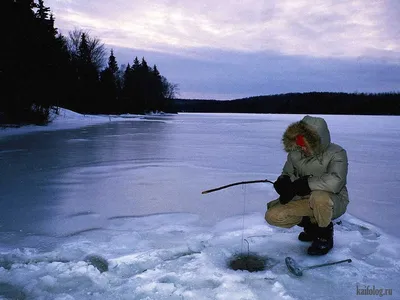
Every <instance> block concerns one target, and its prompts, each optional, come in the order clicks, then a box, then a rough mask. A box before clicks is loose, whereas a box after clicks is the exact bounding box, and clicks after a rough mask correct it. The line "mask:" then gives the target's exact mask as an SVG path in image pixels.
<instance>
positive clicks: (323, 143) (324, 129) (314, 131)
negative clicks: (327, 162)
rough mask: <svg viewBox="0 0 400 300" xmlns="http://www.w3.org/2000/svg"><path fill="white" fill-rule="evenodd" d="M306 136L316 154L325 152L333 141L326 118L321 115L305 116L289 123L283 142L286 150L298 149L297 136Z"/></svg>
mask: <svg viewBox="0 0 400 300" xmlns="http://www.w3.org/2000/svg"><path fill="white" fill-rule="evenodd" d="M298 135H302V136H304V139H305V142H306V144H307V145H308V146H309V148H310V149H311V150H312V152H313V153H314V154H318V153H321V152H323V151H324V150H325V149H326V148H327V147H328V146H329V144H330V143H331V134H330V133H329V129H328V125H327V124H326V122H325V120H324V119H323V118H320V117H311V116H305V117H304V118H303V119H302V120H301V121H299V122H295V123H292V124H290V125H289V127H288V128H287V129H286V131H285V132H284V134H283V137H282V142H283V147H284V149H285V151H286V152H291V151H298V150H300V148H299V146H297V145H296V136H298Z"/></svg>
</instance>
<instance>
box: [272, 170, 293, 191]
mask: <svg viewBox="0 0 400 300" xmlns="http://www.w3.org/2000/svg"><path fill="white" fill-rule="evenodd" d="M291 185H292V181H291V180H290V177H289V175H281V176H279V177H278V179H277V180H276V181H275V182H274V189H275V191H276V192H277V193H278V194H279V195H282V193H284V192H285V191H287V190H288V188H290V186H291Z"/></svg>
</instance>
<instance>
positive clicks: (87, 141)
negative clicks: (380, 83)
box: [0, 109, 400, 300]
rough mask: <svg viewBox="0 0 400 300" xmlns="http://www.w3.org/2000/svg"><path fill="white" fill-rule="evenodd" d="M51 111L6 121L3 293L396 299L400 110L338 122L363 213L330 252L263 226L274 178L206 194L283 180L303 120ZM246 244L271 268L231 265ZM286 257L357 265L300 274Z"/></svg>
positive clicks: (335, 132) (63, 298)
mask: <svg viewBox="0 0 400 300" xmlns="http://www.w3.org/2000/svg"><path fill="white" fill-rule="evenodd" d="M53 117H54V118H55V119H54V122H52V123H51V124H50V125H49V126H24V127H20V128H8V129H2V130H0V158H1V159H0V170H2V172H4V173H5V174H7V175H8V176H2V181H0V190H1V191H2V193H1V195H0V215H1V217H0V299H41V300H50V299H51V300H53V299H56V300H73V299H75V300H81V299H82V300H83V299H85V300H86V299H94V300H100V299H101V300H108V299H110V300H111V299H112V300H114V299H126V300H128V299H129V300H131V299H146V300H161V299H171V300H181V299H185V300H191V299H193V300H206V299H207V300H210V299H212V300H225V299H232V300H239V299H240V300H258V299H259V300H264V299H272V300H279V299H285V300H295V299H298V300H306V299H307V300H308V299H331V300H333V299H358V298H359V297H361V298H363V297H362V296H363V295H368V297H367V298H368V299H399V295H400V292H399V288H398V282H399V278H400V264H399V262H400V239H399V233H398V230H397V228H398V222H399V221H398V210H399V201H398V195H399V193H398V190H399V187H398V184H397V181H396V179H398V178H400V177H399V168H397V167H396V166H393V162H396V160H395V159H394V157H397V156H398V153H397V152H398V151H396V150H395V149H399V147H398V143H399V142H398V139H395V138H394V137H396V136H397V135H398V130H397V129H398V126H397V124H398V123H399V117H396V116H394V117H387V116H353V117H352V118H349V117H348V116H325V118H326V119H327V120H328V123H329V126H330V130H331V135H332V137H333V139H334V140H335V141H337V140H340V141H341V145H343V146H345V148H346V149H347V151H348V154H349V159H350V160H349V162H350V170H349V180H348V187H349V191H350V195H351V202H350V204H349V206H351V207H352V210H351V209H350V210H349V211H348V212H346V214H345V215H343V216H342V217H340V218H339V219H337V220H335V226H334V228H335V234H334V243H335V246H334V248H333V249H332V250H331V251H330V252H329V254H328V255H326V256H321V257H310V256H308V255H307V254H306V249H307V247H308V246H309V244H308V243H302V242H300V241H298V240H297V235H298V234H299V232H300V231H301V229H300V228H299V227H297V226H295V227H293V228H290V229H283V228H276V227H273V226H271V225H269V224H267V223H266V222H265V220H264V211H265V203H266V201H267V199H273V197H276V193H275V191H274V190H273V187H272V185H270V184H251V185H246V186H236V187H231V188H228V189H225V190H221V191H218V192H214V193H209V194H206V195H201V193H200V191H202V190H205V189H209V188H213V187H217V186H220V185H222V184H223V183H225V184H226V183H230V182H236V181H241V180H243V179H244V178H247V179H252V178H253V177H252V176H254V178H263V176H268V178H270V179H272V178H273V176H275V177H276V175H277V173H278V172H279V170H280V169H281V166H282V165H281V162H282V161H283V160H284V157H285V154H284V151H283V149H282V148H281V145H280V144H279V139H278V138H277V137H278V136H280V135H281V134H282V129H283V128H286V126H287V125H288V124H290V123H291V122H292V121H293V120H297V119H298V118H299V117H300V116H298V115H270V114H266V115H251V114H178V115H172V116H171V115H164V116H157V115H156V116H145V117H143V116H140V117H139V116H132V115H129V116H128V115H126V116H122V117H116V118H114V117H111V118H110V117H108V116H91V115H86V116H83V115H80V114H77V113H74V112H71V111H68V110H64V109H61V111H60V114H59V115H57V116H55V115H53ZM366 128H367V130H366ZM71 129H73V130H71ZM211 129H213V130H211ZM210 132H212V134H210ZM370 133H372V135H371V134H370ZM163 137H164V138H163ZM261 137H262V138H261ZM215 140H218V141H219V143H217V144H216V143H215ZM210 145H212V146H210ZM389 147H390V149H392V150H393V151H386V149H388V148H389ZM266 149H267V150H266ZM194 152H195V153H197V155H193V153H194ZM269 157H274V159H268V158H269ZM395 164H396V163H395ZM26 170H29V172H26ZM22 185H23V188H21V187H22ZM382 187H384V188H382ZM365 195H368V197H365ZM140 198H143V199H141V200H140ZM110 199H111V201H110ZM371 205H372V206H371ZM374 205H375V206H374ZM146 207H147V208H148V209H150V210H149V212H152V213H148V214H143V209H146ZM357 207H358V208H357ZM374 207H375V208H374ZM176 208H180V209H176ZM350 211H354V212H357V211H358V212H359V213H361V217H362V218H358V217H355V216H354V214H353V213H350ZM227 212H229V213H228V214H227ZM213 216H217V219H216V220H214V221H213V222H210V223H209V222H205V219H206V218H211V219H212V218H213ZM362 219H363V220H362ZM339 221H340V222H339ZM372 221H373V222H372ZM373 223H375V224H373ZM389 230H392V232H395V233H396V234H397V236H394V235H392V234H390V232H389ZM249 252H250V253H251V254H252V255H258V256H259V257H260V258H263V259H264V260H265V262H266V264H265V267H266V268H265V270H263V271H259V272H252V273H251V272H248V271H246V270H236V271H235V270H232V269H231V268H230V267H229V263H230V262H231V261H232V260H234V259H235V258H236V256H237V255H239V254H242V255H247V254H248V253H249ZM286 257H292V258H293V259H295V261H296V262H297V263H298V264H299V265H300V266H301V267H307V266H313V265H316V264H322V263H327V262H334V261H340V260H345V259H351V260H352V262H351V263H343V264H339V265H334V266H328V267H324V268H316V269H311V270H305V271H303V276H301V277H296V276H295V275H293V274H291V273H290V272H289V270H288V268H287V267H286V265H285V258H286ZM379 293H382V294H381V296H379ZM385 293H388V294H386V295H385ZM361 298H360V299H361Z"/></svg>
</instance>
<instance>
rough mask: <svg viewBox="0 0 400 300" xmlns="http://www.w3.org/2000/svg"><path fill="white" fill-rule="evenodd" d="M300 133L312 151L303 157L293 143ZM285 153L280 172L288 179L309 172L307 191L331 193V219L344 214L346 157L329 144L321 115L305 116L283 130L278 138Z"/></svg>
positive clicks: (342, 152) (344, 152)
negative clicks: (286, 153)
mask: <svg viewBox="0 0 400 300" xmlns="http://www.w3.org/2000/svg"><path fill="white" fill-rule="evenodd" d="M299 134H300V135H303V136H304V140H305V142H306V145H307V146H308V147H309V149H311V151H312V154H311V155H310V156H306V155H305V154H304V153H303V152H302V151H301V149H300V147H299V146H297V145H296V136H297V135H299ZM282 142H283V146H284V149H285V151H286V152H288V155H287V160H286V163H285V165H284V167H283V171H282V174H286V175H289V176H290V178H291V179H292V181H294V180H296V179H298V178H300V177H302V176H306V175H309V176H311V177H309V178H308V185H309V187H310V189H311V191H316V190H322V191H327V192H329V193H331V194H332V195H331V199H332V201H333V202H334V212H333V218H334V219H335V218H337V217H339V216H341V215H342V214H344V212H345V211H346V207H347V204H348V203H349V195H348V192H347V188H346V181H347V172H348V160H347V153H346V151H345V150H344V149H343V148H342V147H341V146H339V145H337V144H334V143H331V135H330V132H329V129H328V125H327V124H326V122H325V120H324V119H323V118H319V117H311V116H305V117H304V118H303V119H302V120H301V121H299V122H295V123H293V124H291V125H289V127H288V128H287V129H286V131H285V132H284V134H283V138H282Z"/></svg>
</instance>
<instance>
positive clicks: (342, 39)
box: [48, 0, 400, 63]
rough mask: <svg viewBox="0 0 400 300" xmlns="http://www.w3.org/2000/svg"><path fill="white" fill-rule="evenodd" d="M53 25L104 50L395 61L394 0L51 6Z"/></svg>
mask: <svg viewBox="0 0 400 300" xmlns="http://www.w3.org/2000/svg"><path fill="white" fill-rule="evenodd" d="M48 2H49V3H48V5H49V6H50V7H51V8H52V9H53V10H54V13H55V16H56V25H57V26H58V27H60V28H61V29H64V30H71V29H73V28H74V27H78V28H83V29H89V30H90V31H91V32H92V33H93V34H94V35H95V36H98V37H99V38H101V40H102V41H104V42H105V43H107V44H109V45H114V46H119V47H135V48H142V49H147V50H156V51H164V52H165V51H169V50H174V51H180V50H181V49H185V48H188V47H189V48H197V47H200V48H215V49H223V50H234V51H242V52H260V51H275V52H277V53H280V54H284V55H308V56H313V57H362V56H367V57H384V58H385V59H386V60H389V61H393V62H397V63H399V62H400V39H399V29H398V28H399V26H398V25H400V24H399V21H398V16H399V15H400V5H399V4H398V1H397V0H382V1H376V0H352V1H348V0H336V1H331V0H316V1H313V2H312V3H310V1H308V0H296V1H293V0H279V1H278V0H277V1H258V0H247V1H235V0H220V1H215V0H203V1H186V0H149V1H125V0H115V1H99V0H97V1H95V0H87V1H80V0H69V1H60V0H51V1H48Z"/></svg>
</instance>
